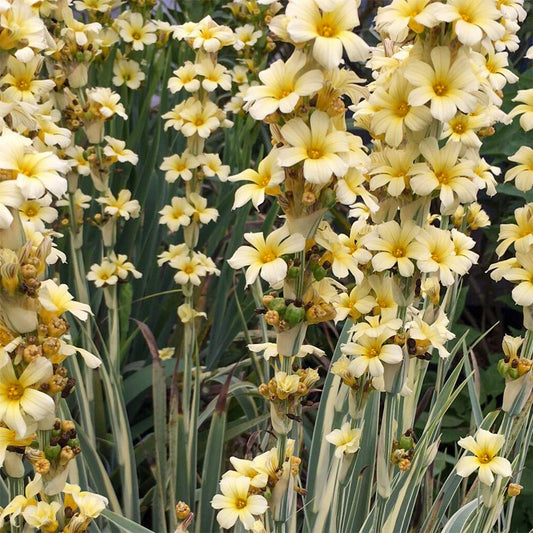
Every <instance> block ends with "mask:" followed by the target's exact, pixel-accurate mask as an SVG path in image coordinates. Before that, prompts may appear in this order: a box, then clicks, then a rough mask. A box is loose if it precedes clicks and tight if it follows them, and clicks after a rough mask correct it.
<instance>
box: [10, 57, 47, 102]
mask: <svg viewBox="0 0 533 533" xmlns="http://www.w3.org/2000/svg"><path fill="white" fill-rule="evenodd" d="M41 64H42V58H40V57H34V58H33V59H32V60H31V61H28V62H24V63H23V62H22V61H18V60H17V59H16V58H15V57H14V56H9V58H8V60H7V74H5V76H4V77H3V78H2V79H1V80H0V83H2V84H6V85H8V87H7V88H6V89H4V97H5V98H6V99H7V100H14V101H18V100H21V101H23V102H30V103H36V102H37V98H38V97H39V96H41V95H43V94H46V93H47V92H49V91H51V90H52V89H53V88H54V87H55V83H54V81H53V80H41V79H39V71H40V70H41Z"/></svg>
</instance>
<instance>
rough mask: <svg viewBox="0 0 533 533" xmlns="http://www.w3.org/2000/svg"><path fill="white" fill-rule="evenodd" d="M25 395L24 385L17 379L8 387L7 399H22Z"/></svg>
mask: <svg viewBox="0 0 533 533" xmlns="http://www.w3.org/2000/svg"><path fill="white" fill-rule="evenodd" d="M22 396H24V387H23V386H22V385H21V384H20V383H19V382H18V381H15V382H13V383H11V384H10V385H9V386H8V387H7V399H8V400H11V401H17V400H20V399H21V398H22Z"/></svg>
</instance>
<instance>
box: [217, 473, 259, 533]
mask: <svg viewBox="0 0 533 533" xmlns="http://www.w3.org/2000/svg"><path fill="white" fill-rule="evenodd" d="M249 489H250V478H248V477H245V476H242V477H237V478H235V477H224V478H222V479H221V481H220V491H221V492H222V494H216V495H215V496H214V497H213V499H212V501H211V506H212V507H213V508H214V509H220V511H219V512H218V513H217V522H218V523H219V525H220V526H221V527H223V528H225V529H229V528H231V527H233V526H234V525H235V522H237V520H240V521H241V523H242V524H243V526H244V527H245V529H250V528H251V527H252V525H253V524H254V522H255V518H254V516H258V515H262V514H263V513H265V512H266V510H267V509H268V503H267V501H266V499H265V498H264V497H263V496H260V495H259V494H253V495H249V494H248V491H249Z"/></svg>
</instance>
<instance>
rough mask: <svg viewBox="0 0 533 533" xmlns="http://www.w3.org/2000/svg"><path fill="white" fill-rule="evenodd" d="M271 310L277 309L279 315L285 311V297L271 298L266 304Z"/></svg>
mask: <svg viewBox="0 0 533 533" xmlns="http://www.w3.org/2000/svg"><path fill="white" fill-rule="evenodd" d="M268 308H269V309H270V310H271V311H277V312H278V313H279V314H280V315H282V314H283V313H284V312H285V309H286V308H287V306H286V305H285V298H273V299H272V300H271V301H270V303H269V304H268Z"/></svg>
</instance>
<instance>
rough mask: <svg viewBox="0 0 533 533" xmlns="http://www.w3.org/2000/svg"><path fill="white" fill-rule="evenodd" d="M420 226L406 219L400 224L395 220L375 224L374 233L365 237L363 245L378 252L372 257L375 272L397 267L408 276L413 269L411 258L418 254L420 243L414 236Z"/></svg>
mask: <svg viewBox="0 0 533 533" xmlns="http://www.w3.org/2000/svg"><path fill="white" fill-rule="evenodd" d="M419 232H420V227H419V226H417V225H416V224H415V223H414V222H411V221H406V222H405V223H403V224H402V225H401V226H400V225H399V224H398V222H396V221H395V220H390V221H389V222H384V223H382V224H379V225H378V226H377V230H376V232H375V233H371V234H369V235H367V236H366V237H365V240H364V245H365V246H366V248H368V249H369V250H376V251H377V252H378V253H377V254H376V255H374V257H373V258H372V266H373V267H374V269H375V270H376V271H377V272H382V271H383V270H390V269H391V268H393V267H397V268H398V271H399V272H400V275H401V276H404V277H410V276H412V275H413V273H414V271H415V265H414V263H413V262H412V259H417V258H418V257H419V254H420V248H421V247H420V244H419V243H417V242H416V240H415V239H416V236H417V235H418V233H419Z"/></svg>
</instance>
